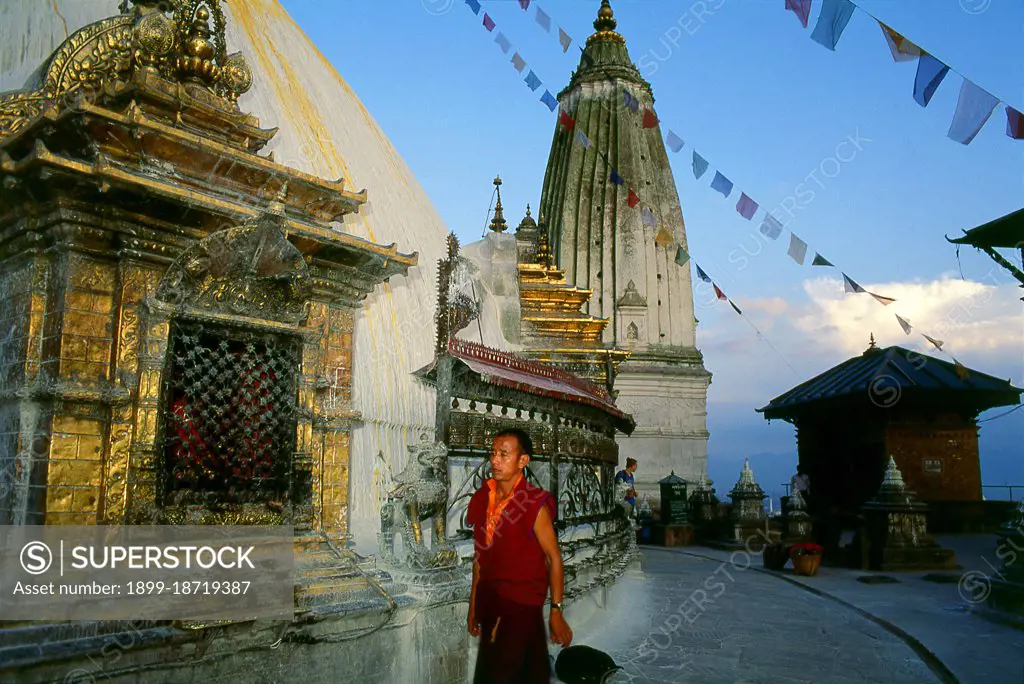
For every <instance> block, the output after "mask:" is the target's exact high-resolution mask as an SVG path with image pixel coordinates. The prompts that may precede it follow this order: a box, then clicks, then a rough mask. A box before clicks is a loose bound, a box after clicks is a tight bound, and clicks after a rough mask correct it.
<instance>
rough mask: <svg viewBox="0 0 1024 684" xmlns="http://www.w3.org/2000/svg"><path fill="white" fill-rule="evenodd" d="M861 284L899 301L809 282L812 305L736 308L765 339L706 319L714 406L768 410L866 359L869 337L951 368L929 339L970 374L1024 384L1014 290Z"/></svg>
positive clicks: (959, 284)
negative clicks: (773, 402) (798, 388)
mask: <svg viewBox="0 0 1024 684" xmlns="http://www.w3.org/2000/svg"><path fill="white" fill-rule="evenodd" d="M860 284H861V286H862V287H864V288H865V289H866V290H868V291H869V292H874V293H877V294H879V295H883V296H886V297H892V298H895V299H896V300H897V301H896V302H894V303H893V304H890V305H889V306H883V305H882V304H880V303H879V302H877V301H876V300H875V299H874V298H873V297H871V295H869V294H847V293H845V292H844V291H843V283H842V281H841V279H838V278H834V277H833V278H815V279H810V280H806V281H804V282H803V292H804V293H805V294H806V296H807V299H806V300H802V301H799V302H797V301H788V302H787V301H786V300H784V299H782V298H778V297H774V298H762V299H754V300H749V301H740V302H738V303H739V305H740V306H741V308H743V312H744V314H745V315H746V317H747V319H748V320H749V321H751V322H752V323H753V324H754V325H756V326H757V328H758V329H759V330H760V331H761V332H762V333H763V338H762V339H759V338H758V336H757V333H755V332H754V330H752V329H751V327H750V326H749V325H748V324H747V323H746V322H745V321H742V320H740V319H739V317H737V316H735V315H734V314H732V313H731V311H728V310H727V307H726V308H720V310H719V311H720V312H719V311H716V312H715V313H714V315H711V312H709V315H708V325H707V326H702V327H703V328H704V329H703V330H702V332H701V334H700V337H699V339H698V342H699V344H700V347H701V349H702V351H703V352H704V355H705V359H706V365H707V368H708V370H710V371H711V372H712V373H713V374H714V381H713V384H712V385H711V389H710V394H709V400H710V402H711V403H712V405H717V404H720V403H722V402H736V403H742V404H747V405H750V406H751V407H753V406H754V405H756V406H761V405H763V404H765V403H767V402H768V401H769V400H770V399H771V398H772V397H774V396H777V395H779V394H781V393H782V392H784V391H786V390H788V389H789V388H791V387H794V386H795V385H797V384H799V383H801V382H803V381H805V380H808V379H810V378H812V377H814V376H815V375H817V374H818V373H821V372H823V371H825V370H827V369H828V368H830V367H832V366H834V365H836V364H838V363H841V362H843V361H845V360H846V359H848V358H850V357H851V356H854V355H856V354H860V353H861V352H863V351H864V350H865V349H866V348H867V346H868V340H869V335H870V334H872V333H873V334H874V336H875V341H876V343H877V344H878V346H880V347H887V346H890V345H899V346H902V347H905V348H907V349H913V350H916V351H919V352H921V353H923V354H927V355H930V356H936V357H938V358H942V359H945V360H947V361H948V360H950V357H949V356H948V355H947V354H944V353H941V352H938V351H937V350H936V349H935V348H934V347H933V346H932V345H931V344H930V343H928V342H927V341H926V340H925V339H924V337H922V336H921V334H920V333H927V334H928V335H931V336H932V337H935V338H938V339H939V340H942V341H943V342H944V345H943V350H944V351H945V352H948V353H949V354H952V355H953V356H955V357H956V358H957V359H958V360H959V361H960V362H961V363H964V364H966V365H967V366H969V367H970V368H973V369H975V370H978V371H980V372H983V373H988V374H991V375H995V376H996V377H1001V378H1009V379H1011V381H1013V382H1014V384H1016V385H1018V386H1021V385H1022V384H1024V356H1022V354H1024V316H1022V315H1021V302H1020V299H1019V298H1020V289H1019V288H1018V287H1016V286H1015V285H1013V284H1010V283H1007V282H1005V281H1003V282H1000V281H993V282H978V281H964V280H961V279H960V278H959V277H956V278H954V277H952V276H951V275H945V276H943V277H941V278H939V279H936V280H931V281H912V282H899V281H895V282H887V283H868V282H863V283H860ZM897 313H898V314H899V315H900V316H902V317H903V318H905V319H907V320H909V321H910V323H911V325H912V326H913V331H912V333H911V335H910V336H907V335H905V334H904V333H903V329H902V328H901V327H900V324H899V323H898V322H897V320H896V316H895V314H897ZM711 331H713V334H708V333H710V332H711ZM790 366H792V368H790ZM794 369H795V370H794Z"/></svg>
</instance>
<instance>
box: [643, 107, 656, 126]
mask: <svg viewBox="0 0 1024 684" xmlns="http://www.w3.org/2000/svg"><path fill="white" fill-rule="evenodd" d="M657 125H658V117H657V116H656V115H655V114H654V110H653V109H645V110H644V128H654V127H655V126H657Z"/></svg>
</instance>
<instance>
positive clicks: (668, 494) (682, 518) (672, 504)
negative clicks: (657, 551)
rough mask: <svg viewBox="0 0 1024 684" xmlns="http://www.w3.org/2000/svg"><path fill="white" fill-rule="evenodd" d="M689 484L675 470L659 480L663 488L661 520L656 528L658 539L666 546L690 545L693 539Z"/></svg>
mask: <svg viewBox="0 0 1024 684" xmlns="http://www.w3.org/2000/svg"><path fill="white" fill-rule="evenodd" d="M688 484H689V483H688V482H687V481H686V480H684V479H683V478H681V477H679V476H678V475H676V473H675V471H672V472H671V473H670V474H669V476H668V477H665V478H662V479H661V480H658V486H659V487H660V488H661V520H660V524H659V525H658V527H657V528H656V529H657V535H656V539H657V541H658V542H660V543H661V544H662V545H664V546H688V545H689V544H690V543H691V542H692V541H693V525H691V524H690V502H689V497H688V496H687V491H686V490H687V485H688Z"/></svg>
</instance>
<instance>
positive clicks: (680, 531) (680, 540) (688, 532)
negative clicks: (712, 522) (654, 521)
mask: <svg viewBox="0 0 1024 684" xmlns="http://www.w3.org/2000/svg"><path fill="white" fill-rule="evenodd" d="M693 537H694V530H693V525H658V526H657V527H655V528H654V542H655V543H656V544H658V545H659V546H689V545H690V544H692V543H693Z"/></svg>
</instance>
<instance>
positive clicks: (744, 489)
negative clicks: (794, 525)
mask: <svg viewBox="0 0 1024 684" xmlns="http://www.w3.org/2000/svg"><path fill="white" fill-rule="evenodd" d="M767 497H768V495H767V494H765V493H764V491H763V490H762V489H761V485H759V484H757V482H755V481H754V471H753V470H751V469H750V459H744V460H743V470H741V471H740V479H739V480H737V481H736V486H735V487H733V488H732V491H730V492H729V498H730V499H732V515H731V522H732V525H731V529H730V532H731V535H730V536H731V538H732V540H733V541H735V542H740V543H744V542H746V541H748V540H751V539H752V538H753V539H756V543H757V544H759V543H763V542H764V537H763V533H764V529H765V514H764V500H765V499H766V498H767ZM758 532H761V534H758ZM751 543H752V548H754V544H755V542H753V541H752V542H751Z"/></svg>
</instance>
